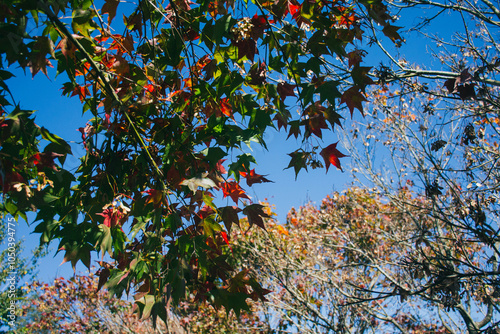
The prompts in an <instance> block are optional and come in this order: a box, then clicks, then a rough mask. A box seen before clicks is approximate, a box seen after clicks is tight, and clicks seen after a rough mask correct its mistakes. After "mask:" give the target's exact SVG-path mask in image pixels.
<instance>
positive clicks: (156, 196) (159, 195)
mask: <svg viewBox="0 0 500 334" xmlns="http://www.w3.org/2000/svg"><path fill="white" fill-rule="evenodd" d="M143 193H145V194H147V195H148V196H147V197H146V204H149V203H153V206H154V207H155V208H159V207H160V204H161V203H162V202H163V192H162V191H161V190H156V189H149V190H146V191H143Z"/></svg>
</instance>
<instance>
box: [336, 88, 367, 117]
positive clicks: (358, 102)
mask: <svg viewBox="0 0 500 334" xmlns="http://www.w3.org/2000/svg"><path fill="white" fill-rule="evenodd" d="M364 101H366V99H365V96H364V95H363V93H362V92H361V91H360V90H359V87H358V86H352V87H351V88H349V89H348V90H346V91H345V92H344V93H343V94H342V98H341V99H340V103H344V102H345V104H346V105H347V107H348V108H349V111H350V112H351V118H352V115H353V113H354V108H356V109H358V110H359V111H360V112H361V115H363V116H364V113H363V104H362V102H364Z"/></svg>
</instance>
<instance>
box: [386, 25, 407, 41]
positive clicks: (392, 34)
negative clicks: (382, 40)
mask: <svg viewBox="0 0 500 334" xmlns="http://www.w3.org/2000/svg"><path fill="white" fill-rule="evenodd" d="M399 29H401V27H396V26H391V25H390V24H388V25H386V26H385V27H384V29H382V32H383V33H384V35H386V36H387V37H389V38H390V39H391V41H393V42H396V41H397V40H400V41H402V40H403V38H401V35H399V33H398V30H399Z"/></svg>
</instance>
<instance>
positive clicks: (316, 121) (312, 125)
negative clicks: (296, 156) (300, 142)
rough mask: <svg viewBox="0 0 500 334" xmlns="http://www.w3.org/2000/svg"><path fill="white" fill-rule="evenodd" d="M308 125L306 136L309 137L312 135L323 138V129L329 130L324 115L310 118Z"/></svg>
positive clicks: (306, 121) (307, 121)
mask: <svg viewBox="0 0 500 334" xmlns="http://www.w3.org/2000/svg"><path fill="white" fill-rule="evenodd" d="M305 123H306V129H307V132H306V136H307V137H309V136H310V134H311V133H313V134H315V135H316V136H317V137H319V138H322V135H321V129H328V125H327V124H326V121H325V116H323V114H315V115H312V116H310V117H309V118H308V119H307V120H305Z"/></svg>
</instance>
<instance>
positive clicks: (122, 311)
mask: <svg viewBox="0 0 500 334" xmlns="http://www.w3.org/2000/svg"><path fill="white" fill-rule="evenodd" d="M98 283H99V279H98V277H97V276H95V275H94V274H93V273H90V274H88V275H85V276H80V275H77V276H75V277H74V278H72V279H69V280H68V279H65V278H62V277H60V278H56V279H55V280H54V282H53V283H51V284H50V285H49V284H46V283H41V282H38V281H35V282H31V283H29V284H27V285H26V286H25V287H24V291H25V294H26V298H25V300H24V301H23V302H22V304H21V305H22V313H23V314H22V317H20V318H19V319H18V321H17V324H18V327H17V329H16V330H15V331H13V333H48V332H50V333H178V334H182V333H235V332H243V331H245V332H250V333H261V330H262V328H263V326H264V325H263V324H262V323H261V322H259V320H258V318H257V316H256V315H251V314H249V313H247V312H244V311H243V312H242V315H241V317H240V318H239V319H237V318H236V316H235V314H234V312H231V313H229V314H226V312H225V311H224V310H215V309H214V308H213V307H211V306H209V305H207V303H206V302H205V303H204V302H199V301H198V302H197V301H193V300H190V301H183V302H181V303H180V305H179V307H178V308H176V309H175V310H171V312H169V315H168V320H167V323H164V322H163V321H160V322H158V323H157V324H155V326H156V328H154V327H153V322H152V319H140V318H139V317H138V316H137V314H134V313H133V311H134V310H133V309H134V303H133V302H132V301H129V300H125V299H118V298H116V297H113V296H110V295H109V292H108V291H105V290H104V289H101V290H98Z"/></svg>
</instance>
